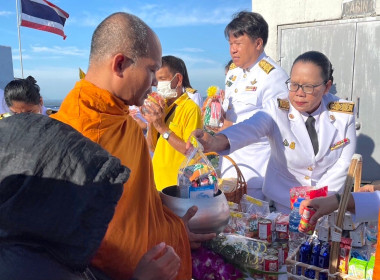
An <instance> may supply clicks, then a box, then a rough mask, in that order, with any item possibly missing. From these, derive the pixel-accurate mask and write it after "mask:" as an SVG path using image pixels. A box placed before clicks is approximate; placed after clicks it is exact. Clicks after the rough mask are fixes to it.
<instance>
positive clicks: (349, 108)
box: [327, 101, 355, 114]
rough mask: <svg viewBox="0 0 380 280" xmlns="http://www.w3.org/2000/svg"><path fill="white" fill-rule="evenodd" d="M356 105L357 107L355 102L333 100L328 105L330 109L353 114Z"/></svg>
mask: <svg viewBox="0 0 380 280" xmlns="http://www.w3.org/2000/svg"><path fill="white" fill-rule="evenodd" d="M354 107H355V103H354V102H339V101H332V102H330V103H329V105H327V108H328V109H329V111H332V112H340V113H346V114H353V113H354Z"/></svg>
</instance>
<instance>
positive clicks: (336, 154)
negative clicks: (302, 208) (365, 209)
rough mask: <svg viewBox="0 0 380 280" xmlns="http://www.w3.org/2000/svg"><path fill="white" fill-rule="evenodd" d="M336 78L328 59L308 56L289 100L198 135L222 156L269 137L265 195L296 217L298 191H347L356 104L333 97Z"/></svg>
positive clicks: (295, 72) (296, 68) (295, 69)
mask: <svg viewBox="0 0 380 280" xmlns="http://www.w3.org/2000/svg"><path fill="white" fill-rule="evenodd" d="M332 73H333V68H332V65H331V63H330V61H329V59H328V58H327V57H326V56H325V55H324V54H322V53H320V52H316V51H309V52H306V53H304V54H302V55H300V56H299V57H297V58H296V60H295V61H294V63H293V66H292V69H291V73H290V79H289V80H288V81H286V84H287V86H288V89H289V95H288V98H287V99H277V100H270V101H269V102H268V103H267V104H265V105H264V109H263V110H262V111H259V112H257V113H256V114H255V115H253V116H252V117H251V118H249V119H247V120H246V121H244V122H242V123H239V124H236V125H234V126H232V127H230V128H227V129H226V130H223V131H222V132H221V133H219V134H216V135H214V136H211V135H210V134H208V133H206V132H204V131H202V130H196V131H194V132H193V135H195V136H196V137H197V138H198V139H199V141H200V142H201V143H202V144H203V146H204V148H205V151H206V152H208V151H216V152H220V153H221V154H229V153H231V152H233V151H235V150H237V149H240V148H242V147H244V146H246V145H248V144H251V143H254V142H256V141H258V140H259V139H260V137H262V136H267V137H268V138H269V142H270V145H271V156H270V159H269V162H268V167H267V171H266V175H265V179H264V185H263V193H264V195H265V196H266V197H267V198H268V199H271V200H273V201H274V205H275V207H276V208H277V210H278V211H280V212H283V213H289V212H290V196H289V190H290V189H291V188H292V187H297V186H316V187H324V186H328V190H329V192H331V193H334V192H341V190H342V188H343V186H344V182H345V178H346V174H347V171H348V167H349V165H350V162H351V158H352V156H353V154H354V151H355V146H356V134H355V116H354V104H353V103H352V102H348V101H346V100H341V99H339V98H338V97H336V96H334V95H332V94H331V93H329V90H330V88H331V86H332V84H333V76H332ZM254 160H255V159H254V158H252V161H254Z"/></svg>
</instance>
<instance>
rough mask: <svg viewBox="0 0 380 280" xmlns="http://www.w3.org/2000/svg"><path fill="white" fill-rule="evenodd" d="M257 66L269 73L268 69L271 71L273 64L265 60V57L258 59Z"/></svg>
mask: <svg viewBox="0 0 380 280" xmlns="http://www.w3.org/2000/svg"><path fill="white" fill-rule="evenodd" d="M259 66H260V68H261V69H263V70H264V72H265V73H267V74H269V73H270V71H272V70H273V69H274V66H273V65H272V64H270V63H269V62H268V61H266V60H265V59H262V60H260V62H259Z"/></svg>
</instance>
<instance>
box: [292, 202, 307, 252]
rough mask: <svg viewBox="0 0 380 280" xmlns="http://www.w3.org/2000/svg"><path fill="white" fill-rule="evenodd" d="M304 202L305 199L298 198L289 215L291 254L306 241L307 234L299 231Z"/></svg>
mask: <svg viewBox="0 0 380 280" xmlns="http://www.w3.org/2000/svg"><path fill="white" fill-rule="evenodd" d="M302 200H303V198H298V200H297V201H296V202H295V203H294V204H293V210H292V211H291V212H290V214H289V253H291V252H293V251H294V250H295V249H296V248H297V247H298V246H299V245H301V243H302V241H304V240H305V239H306V238H305V234H304V233H302V232H299V231H298V226H299V224H300V221H301V215H300V213H299V208H300V204H301V201H302Z"/></svg>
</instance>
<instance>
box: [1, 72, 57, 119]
mask: <svg viewBox="0 0 380 280" xmlns="http://www.w3.org/2000/svg"><path fill="white" fill-rule="evenodd" d="M4 100H5V103H6V104H7V106H8V108H9V110H10V112H9V113H10V114H11V115H14V114H20V113H36V114H43V115H50V114H51V113H52V112H53V110H48V111H47V110H46V108H45V107H44V102H43V99H42V96H41V95H40V87H39V86H38V85H37V81H36V80H35V79H34V78H33V77H32V76H28V77H27V78H26V79H15V80H13V81H11V82H9V83H8V84H7V85H6V87H5V89H4Z"/></svg>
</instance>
